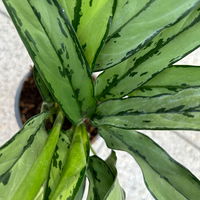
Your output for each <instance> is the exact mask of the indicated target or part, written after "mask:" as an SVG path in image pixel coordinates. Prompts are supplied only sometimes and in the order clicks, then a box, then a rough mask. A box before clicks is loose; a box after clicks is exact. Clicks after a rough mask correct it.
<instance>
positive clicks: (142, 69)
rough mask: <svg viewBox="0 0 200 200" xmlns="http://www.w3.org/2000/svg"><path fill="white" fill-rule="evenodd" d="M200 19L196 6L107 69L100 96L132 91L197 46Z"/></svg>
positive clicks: (98, 85)
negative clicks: (186, 14) (134, 52)
mask: <svg viewBox="0 0 200 200" xmlns="http://www.w3.org/2000/svg"><path fill="white" fill-rule="evenodd" d="M199 20H200V17H199V11H198V9H196V10H195V11H193V12H191V13H190V15H188V16H187V17H185V18H184V19H182V20H181V21H180V22H179V23H177V24H176V25H174V26H172V27H168V28H166V30H164V31H163V32H161V33H160V34H158V35H157V36H156V37H155V38H153V39H152V40H151V41H150V42H149V43H148V44H147V45H146V46H145V47H143V48H141V49H140V50H139V51H138V52H137V53H136V54H134V55H133V56H132V57H130V58H129V59H128V60H126V61H124V62H122V63H120V64H119V65H116V66H114V67H112V68H110V69H107V70H105V71H104V72H103V73H102V74H101V75H100V76H99V77H98V78H97V81H96V86H95V91H96V92H95V93H96V96H97V97H98V98H99V99H100V100H105V99H110V98H119V97H122V96H125V95H128V94H130V93H131V92H132V91H134V90H136V89H138V88H139V87H141V86H142V85H143V84H145V83H146V82H147V81H149V80H151V79H152V78H153V77H154V76H156V75H157V74H158V73H160V72H161V71H163V70H164V69H166V68H168V67H170V66H171V65H172V64H173V63H175V62H176V61H178V60H180V59H181V58H183V57H184V56H185V55H187V54H188V53H190V52H191V51H193V50H194V49H196V48H197V47H198V46H199V41H198V39H197V35H198V34H199V28H200V23H199ZM186 41H187V42H186ZM177 45H179V47H177Z"/></svg>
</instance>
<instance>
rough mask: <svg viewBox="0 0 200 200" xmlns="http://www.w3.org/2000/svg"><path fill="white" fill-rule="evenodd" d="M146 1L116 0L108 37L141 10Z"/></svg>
mask: <svg viewBox="0 0 200 200" xmlns="http://www.w3.org/2000/svg"><path fill="white" fill-rule="evenodd" d="M148 2H149V0H129V1H127V0H117V5H116V11H115V12H114V17H113V20H112V23H111V26H110V30H109V34H108V38H110V37H112V36H113V35H114V34H115V33H116V32H118V31H119V29H120V28H122V27H123V26H125V25H126V24H127V23H128V22H129V21H130V20H131V19H132V18H133V17H135V16H136V15H138V14H139V13H140V12H142V11H143V10H144V7H145V5H147V3H148ZM122 16H123V17H122Z"/></svg>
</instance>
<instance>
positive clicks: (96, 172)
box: [87, 152, 125, 200]
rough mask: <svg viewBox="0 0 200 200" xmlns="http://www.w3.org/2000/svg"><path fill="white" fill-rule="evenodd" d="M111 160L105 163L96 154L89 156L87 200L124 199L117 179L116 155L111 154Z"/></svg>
mask: <svg viewBox="0 0 200 200" xmlns="http://www.w3.org/2000/svg"><path fill="white" fill-rule="evenodd" d="M111 157H112V158H109V159H113V157H114V159H113V161H114V162H113V161H112V162H109V163H106V162H105V161H103V160H102V159H100V158H99V157H97V156H92V157H90V160H89V165H88V170H87V176H88V178H89V183H90V184H89V185H90V186H89V191H88V196H87V200H124V199H125V195H124V192H123V190H122V188H121V187H120V185H119V182H118V180H117V170H116V168H115V164H116V155H115V153H114V152H113V153H112V154H111Z"/></svg>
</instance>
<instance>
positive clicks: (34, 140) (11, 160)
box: [0, 114, 47, 200]
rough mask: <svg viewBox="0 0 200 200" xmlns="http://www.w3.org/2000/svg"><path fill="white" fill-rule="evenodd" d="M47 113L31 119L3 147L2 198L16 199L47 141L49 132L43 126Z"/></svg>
mask: <svg viewBox="0 0 200 200" xmlns="http://www.w3.org/2000/svg"><path fill="white" fill-rule="evenodd" d="M45 115H46V114H41V115H39V116H37V117H35V118H33V119H32V120H30V121H29V122H28V123H27V124H26V125H25V127H24V128H23V129H22V130H21V131H20V132H19V133H18V134H17V135H16V136H15V137H14V138H12V139H11V140H10V141H9V142H8V143H7V144H5V145H4V146H3V147H1V150H0V154H1V155H2V156H1V157H0V199H5V200H8V199H9V200H14V199H15V200H16V198H15V197H16V196H15V195H16V193H17V190H18V188H19V186H20V184H22V183H23V181H24V179H25V178H26V176H27V174H28V173H29V171H30V170H31V168H32V165H33V164H34V162H35V161H36V160H37V158H38V156H39V154H40V153H41V151H42V149H43V146H44V145H45V143H46V141H47V133H46V131H45V129H44V127H43V120H44V119H45ZM16 147H18V148H16ZM10 191H12V192H10Z"/></svg>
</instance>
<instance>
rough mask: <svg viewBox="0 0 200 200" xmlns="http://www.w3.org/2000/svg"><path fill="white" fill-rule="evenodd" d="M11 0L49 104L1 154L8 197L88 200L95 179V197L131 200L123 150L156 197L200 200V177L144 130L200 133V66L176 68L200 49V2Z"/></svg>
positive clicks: (0, 188) (3, 194)
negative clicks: (97, 145) (96, 145)
mask: <svg viewBox="0 0 200 200" xmlns="http://www.w3.org/2000/svg"><path fill="white" fill-rule="evenodd" d="M3 3H4V4H5V6H6V8H7V10H8V12H9V14H10V16H11V18H12V20H13V22H14V24H15V26H16V29H17V30H18V33H19V35H20V37H21V39H22V41H23V42H24V44H25V46H26V48H27V50H28V52H29V55H30V56H31V58H32V60H33V62H34V65H35V68H34V75H35V81H36V83H37V86H38V89H39V90H40V93H41V95H42V97H43V100H44V103H43V108H42V111H41V113H40V114H38V115H37V116H35V117H33V118H32V119H30V120H29V121H28V122H27V123H26V124H25V126H24V127H23V128H22V129H21V130H20V131H19V132H18V133H17V134H16V135H15V136H14V137H13V138H12V139H11V140H9V141H8V142H7V143H6V144H4V145H3V146H2V147H1V148H0V199H2V200H23V199H24V200H33V199H34V200H42V199H43V200H47V199H49V200H66V199H70V200H72V199H76V200H80V199H82V198H83V193H84V191H85V183H86V179H88V180H89V189H88V191H87V199H88V200H92V199H93V200H123V199H125V193H124V191H123V189H122V188H121V186H120V185H119V182H118V180H117V169H116V167H115V165H116V154H115V152H114V150H122V151H126V152H128V153H129V154H130V155H132V157H133V158H134V159H135V160H136V161H137V163H138V164H139V166H140V168H141V170H142V172H143V176H144V181H145V184H146V186H147V188H148V190H149V191H150V192H151V194H152V195H153V197H154V198H155V199H158V200H172V199H173V200H185V199H189V200H198V199H199V198H200V181H199V180H198V179H197V178H196V177H195V176H194V175H193V174H192V173H191V172H190V171H189V170H187V169H186V168H184V167H183V166H182V165H181V164H179V163H177V162H176V161H175V160H173V159H172V158H171V157H170V156H169V155H168V154H167V153H166V152H165V151H164V150H163V149H162V148H161V147H160V146H159V145H157V144H156V143H155V142H154V141H152V140H151V139H150V138H149V137H147V136H145V135H144V134H142V132H138V131H136V130H138V129H139V130H144V129H147V130H173V129H176V130H178V129H180V130H200V79H199V77H200V67H197V66H181V65H174V63H175V62H177V61H178V60H180V59H181V58H183V57H184V56H186V55H187V54H189V53H190V52H192V51H193V50H195V49H196V48H198V47H199V46H200V39H199V34H200V1H199V0H187V1H184V0H176V1H174V0H168V1H164V0H132V1H127V0H3ZM94 72H101V74H100V75H99V76H98V77H96V78H95V80H94V79H93V73H94ZM55 116H56V117H55ZM65 118H67V119H68V120H70V121H71V123H72V128H71V129H69V130H64V129H63V121H64V120H65ZM47 120H48V121H51V123H52V124H53V125H52V127H51V128H50V129H47V128H46V126H45V123H46V121H47ZM88 125H90V126H92V127H93V128H97V130H98V134H99V135H100V136H101V137H102V138H103V139H104V140H105V142H106V144H107V146H108V147H109V148H110V149H112V150H113V151H112V153H111V155H109V156H108V159H107V160H102V159H101V158H99V157H98V156H97V155H94V156H90V154H89V153H90V147H91V145H90V141H89V139H88V131H87V127H88ZM163 134H164V133H163ZM133 192H134V191H133Z"/></svg>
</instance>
